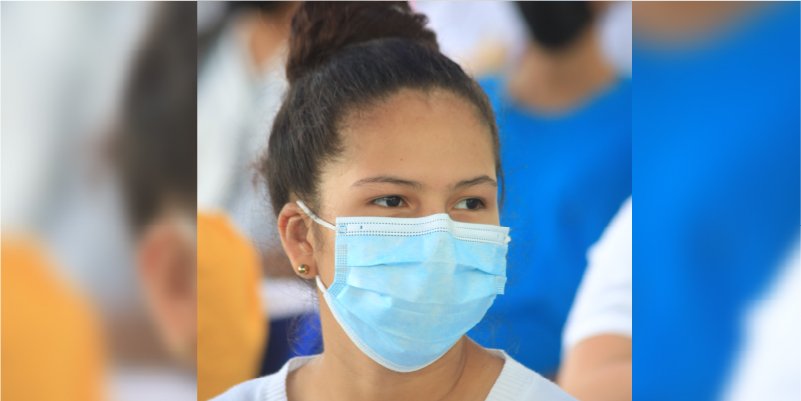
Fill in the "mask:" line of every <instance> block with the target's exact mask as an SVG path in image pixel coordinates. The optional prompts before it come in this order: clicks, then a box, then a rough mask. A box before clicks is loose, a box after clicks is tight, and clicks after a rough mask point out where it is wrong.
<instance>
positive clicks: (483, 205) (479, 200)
mask: <svg viewBox="0 0 801 401" xmlns="http://www.w3.org/2000/svg"><path fill="white" fill-rule="evenodd" d="M472 200H475V201H478V204H479V205H478V207H477V208H475V209H470V208H465V209H464V210H469V211H475V210H481V209H485V208H486V207H487V204H486V203H485V202H484V200H482V199H480V198H464V199H461V200H459V201H458V202H456V204H457V205H458V204H460V203H462V202H468V201H472ZM465 205H466V203H465Z"/></svg>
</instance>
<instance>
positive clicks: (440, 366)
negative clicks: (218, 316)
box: [287, 301, 475, 401]
mask: <svg viewBox="0 0 801 401" xmlns="http://www.w3.org/2000/svg"><path fill="white" fill-rule="evenodd" d="M320 322H321V327H322V330H323V334H324V335H323V340H324V347H325V352H324V353H323V354H322V356H321V357H320V358H318V359H317V360H316V361H314V362H313V363H310V364H308V365H306V366H304V368H305V369H301V370H305V372H301V370H298V372H297V373H298V375H296V376H297V377H296V378H295V380H290V381H289V382H288V385H287V386H288V390H289V391H290V392H294V393H295V394H297V395H299V396H298V397H297V398H296V399H299V400H305V399H327V400H332V401H339V400H349V401H368V400H386V401H395V400H398V401H400V400H420V399H430V400H441V399H447V398H448V397H449V394H450V393H451V392H452V391H453V390H454V389H455V388H456V387H458V385H459V383H460V380H461V378H462V376H463V373H464V371H465V367H466V366H467V363H468V359H469V358H470V354H471V348H472V346H475V345H473V344H472V343H470V342H469V340H466V338H465V337H462V339H461V340H459V342H457V343H456V345H455V346H454V347H453V348H451V349H450V350H449V351H448V352H447V353H446V354H445V355H444V356H443V357H442V358H440V359H439V360H437V361H436V362H434V363H432V364H431V365H429V366H427V367H425V368H423V369H421V370H419V371H416V372H410V373H398V372H394V371H392V370H389V369H387V368H385V367H383V366H381V365H379V364H378V363H376V362H374V361H373V360H371V359H370V358H369V357H367V356H366V355H364V354H363V353H362V352H361V351H360V350H359V349H358V348H357V347H356V346H355V345H354V344H353V343H352V342H351V340H350V339H349V338H348V337H347V334H345V332H344V331H342V329H341V328H340V327H339V325H338V324H337V322H336V321H335V320H334V318H333V316H332V315H331V312H330V310H329V309H328V307H327V305H325V302H324V301H321V302H320ZM301 375H302V376H303V377H301ZM303 383H315V385H314V386H304V385H303ZM301 394H302V395H301Z"/></svg>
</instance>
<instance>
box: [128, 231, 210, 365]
mask: <svg viewBox="0 0 801 401" xmlns="http://www.w3.org/2000/svg"><path fill="white" fill-rule="evenodd" d="M196 252H197V250H196V247H195V245H194V238H188V233H187V230H186V229H185V228H184V227H181V226H180V223H179V222H176V221H174V219H167V218H165V219H159V220H158V221H157V222H155V223H154V224H151V225H149V226H148V227H146V228H145V229H144V231H143V232H142V236H141V237H140V240H139V242H138V245H137V249H136V259H137V269H138V273H139V277H140V281H141V283H142V290H143V293H144V296H145V301H146V302H147V304H148V307H149V309H150V311H151V314H152V315H153V317H154V318H155V320H156V323H157V326H158V328H159V331H160V334H161V336H162V339H163V340H164V343H165V345H166V346H167V347H168V350H169V351H170V352H171V353H173V354H174V355H175V356H177V357H179V358H180V359H182V360H185V361H186V362H192V361H191V359H192V358H194V354H195V350H194V345H195V339H196V332H197V323H196V316H197V288H196V282H197V280H196V266H195V264H196V256H195V255H196Z"/></svg>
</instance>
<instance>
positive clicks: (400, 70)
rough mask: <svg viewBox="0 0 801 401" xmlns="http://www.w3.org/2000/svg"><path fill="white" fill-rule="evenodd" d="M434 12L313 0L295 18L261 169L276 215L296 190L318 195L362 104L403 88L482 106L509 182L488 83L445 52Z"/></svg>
mask: <svg viewBox="0 0 801 401" xmlns="http://www.w3.org/2000/svg"><path fill="white" fill-rule="evenodd" d="M426 23H427V19H426V17H425V16H424V15H422V14H417V13H414V12H412V10H411V9H410V7H409V5H408V4H407V3H405V2H363V3H360V2H354V3H339V2H331V3H328V2H306V3H304V4H303V5H302V6H301V7H300V8H299V10H298V12H297V14H296V15H295V17H294V19H293V20H292V31H291V33H290V44H289V59H288V62H287V67H286V74H287V78H288V79H289V84H290V85H289V90H288V92H287V93H286V97H285V98H284V102H283V104H282V106H281V108H280V110H279V111H278V114H277V115H276V117H275V121H274V123H273V127H272V133H271V134H270V140H269V146H268V149H267V154H266V157H265V158H263V161H262V165H261V168H260V170H261V172H262V173H263V175H264V177H265V179H266V180H267V185H268V187H269V190H270V197H271V200H272V206H273V210H274V212H275V214H276V215H277V214H278V213H280V211H281V208H282V207H283V206H284V204H286V203H287V202H289V201H290V197H291V195H292V194H294V195H296V196H298V197H299V198H301V199H303V200H304V201H306V202H309V203H310V204H311V205H314V204H316V202H317V200H318V194H317V191H316V189H317V184H318V179H319V174H320V168H321V166H322V165H323V163H325V162H326V161H329V160H332V159H333V158H335V157H336V156H337V155H339V154H340V153H341V151H342V145H341V140H340V137H339V135H338V128H339V126H340V125H341V124H342V122H343V120H344V119H345V117H347V116H348V115H349V113H350V112H351V111H353V110H355V109H357V108H358V107H359V106H369V105H371V104H374V103H376V102H379V101H381V100H384V99H386V98H388V97H389V96H391V95H393V94H394V93H396V92H397V91H399V90H400V89H404V88H410V89H419V90H424V91H429V90H433V89H444V90H447V91H450V92H452V93H454V94H456V95H458V96H460V97H461V98H463V99H465V100H467V101H468V102H469V103H470V104H472V105H473V106H475V108H476V111H477V114H478V115H479V117H480V119H481V120H482V121H483V122H484V123H485V124H486V126H487V129H488V130H489V133H490V135H491V136H492V141H493V148H494V149H493V152H494V154H495V168H496V174H497V176H498V178H499V184H500V185H501V188H503V187H502V185H503V173H502V170H501V163H500V156H499V152H500V145H499V140H498V128H497V125H496V123H495V116H494V113H493V112H492V107H491V106H490V103H489V101H488V99H487V96H486V95H485V94H484V92H483V91H482V89H481V87H479V85H478V84H477V83H476V82H475V81H474V80H473V79H472V78H470V77H469V76H468V75H467V74H466V73H465V72H464V71H463V70H462V68H461V67H459V65H457V64H456V63H454V62H453V61H452V60H450V59H449V58H447V57H446V56H444V55H443V54H442V53H440V52H439V46H438V45H437V40H436V35H435V34H434V32H432V31H431V30H429V29H427V28H426V27H425V25H426Z"/></svg>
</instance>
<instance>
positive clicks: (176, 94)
mask: <svg viewBox="0 0 801 401" xmlns="http://www.w3.org/2000/svg"><path fill="white" fill-rule="evenodd" d="M194 12H195V8H194V4H191V3H167V4H162V5H159V7H158V10H157V13H156V18H155V20H154V21H153V25H152V26H151V30H150V31H149V32H148V34H147V36H146V37H145V39H144V41H143V42H142V44H141V47H140V49H139V50H138V51H137V53H136V55H135V58H134V62H133V67H132V71H131V75H130V78H129V81H128V83H127V85H126V89H125V92H124V95H123V99H122V104H121V109H120V119H119V122H118V124H117V128H116V130H115V131H114V139H113V150H112V152H113V158H114V160H115V161H116V166H117V171H118V173H119V177H120V182H121V187H122V192H123V195H124V202H125V205H126V207H127V214H128V218H129V222H130V225H131V228H132V232H133V238H134V247H135V249H134V254H135V263H136V268H137V271H138V273H139V277H140V278H141V283H142V290H143V293H144V296H145V301H146V302H147V304H148V306H149V310H150V311H151V313H152V316H153V318H154V319H155V322H156V326H157V328H158V329H159V332H160V334H161V337H162V340H163V341H164V343H165V345H166V347H167V348H168V350H169V351H170V353H171V354H172V355H173V356H175V357H177V358H178V359H179V360H181V361H182V362H184V363H187V364H189V365H192V364H194V358H195V343H196V338H197V334H196V269H195V263H196V239H195V204H196V194H197V184H196V176H197V174H196V169H197V165H196V160H195V148H196V117H195V116H196V101H195V96H196V85H197V79H196V50H195V43H196V42H195V41H196V39H195V35H196V33H195V20H194V18H192V17H193V15H194Z"/></svg>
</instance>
